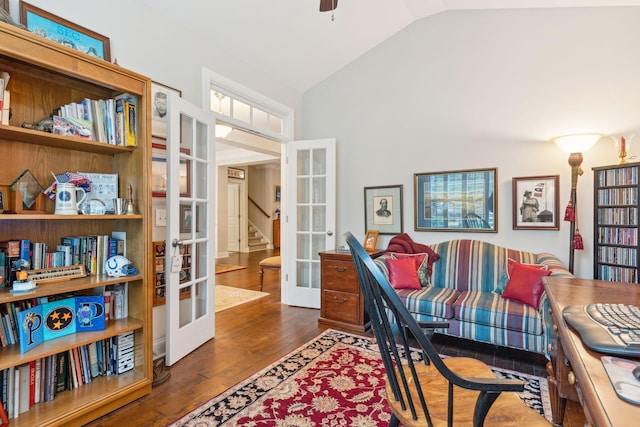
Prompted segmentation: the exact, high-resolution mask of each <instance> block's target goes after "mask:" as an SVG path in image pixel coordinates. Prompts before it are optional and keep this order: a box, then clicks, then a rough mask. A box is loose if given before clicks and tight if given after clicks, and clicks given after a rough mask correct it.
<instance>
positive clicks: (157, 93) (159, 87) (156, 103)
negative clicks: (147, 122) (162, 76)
mask: <svg viewBox="0 0 640 427" xmlns="http://www.w3.org/2000/svg"><path fill="white" fill-rule="evenodd" d="M170 93H173V94H175V95H178V96H179V97H182V91H180V90H178V89H174V88H172V87H169V86H165V85H163V84H160V83H156V82H153V83H151V135H152V136H155V137H158V138H165V139H166V138H167V106H168V105H169V94H170Z"/></svg>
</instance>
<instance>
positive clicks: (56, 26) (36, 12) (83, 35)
mask: <svg viewBox="0 0 640 427" xmlns="http://www.w3.org/2000/svg"><path fill="white" fill-rule="evenodd" d="M20 23H21V24H22V25H24V26H25V27H27V30H29V31H30V32H32V33H34V34H38V35H39V36H42V37H44V38H47V39H49V40H52V41H54V42H56V43H60V44H62V45H64V46H67V47H70V48H72V49H75V50H77V51H80V52H83V53H86V54H88V55H92V56H95V57H96V58H100V59H104V60H105V61H109V62H111V47H110V42H109V38H108V37H105V36H103V35H101V34H98V33H96V32H95V31H91V30H89V29H88V28H84V27H81V26H80V25H78V24H74V23H73V22H71V21H67V20H66V19H64V18H60V17H59V16H56V15H53V14H51V13H49V12H47V11H46V10H42V9H40V8H37V7H35V6H33V5H31V4H29V3H25V2H23V1H21V2H20Z"/></svg>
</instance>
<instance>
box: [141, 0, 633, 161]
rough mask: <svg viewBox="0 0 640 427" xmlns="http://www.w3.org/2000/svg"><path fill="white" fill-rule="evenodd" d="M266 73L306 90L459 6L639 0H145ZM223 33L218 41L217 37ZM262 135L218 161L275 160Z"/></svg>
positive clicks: (223, 151)
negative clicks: (330, 0) (257, 144)
mask: <svg viewBox="0 0 640 427" xmlns="http://www.w3.org/2000/svg"><path fill="white" fill-rule="evenodd" d="M143 1H144V2H145V3H146V4H147V6H149V7H151V8H153V9H155V10H156V11H157V12H158V13H160V14H163V15H165V16H169V17H171V19H172V20H174V21H176V22H179V23H181V24H183V25H185V26H187V27H188V28H191V29H194V31H196V32H197V33H199V34H200V35H201V36H202V38H203V43H202V44H203V45H205V46H206V44H207V40H211V41H212V43H215V44H216V45H221V44H222V45H223V46H224V48H225V50H227V51H228V53H229V54H230V55H231V56H233V57H235V58H237V59H238V60H239V61H240V62H243V63H246V64H247V65H248V66H249V67H251V68H253V69H259V70H260V72H261V73H264V74H265V75H266V76H268V77H269V78H271V79H273V80H275V81H279V82H280V83H282V84H283V85H284V86H286V87H290V88H292V89H293V90H295V91H297V92H299V93H300V94H303V93H304V92H305V91H306V90H308V89H309V88H311V87H313V86H314V85H316V84H317V83H319V82H321V81H322V80H324V79H326V78H327V77H329V76H330V75H331V74H333V73H335V72H337V71H338V70H340V69H341V68H343V67H344V66H346V65H347V64H349V63H350V62H352V61H354V60H355V59H356V58H358V57H359V56H361V55H363V54H364V53H365V52H367V51H369V50H370V49H372V48H374V47H375V46H376V45H378V44H380V43H381V42H383V41H384V40H386V39H387V38H389V37H391V36H393V35H394V34H396V33H397V32H399V31H401V30H402V29H403V28H405V27H407V26H409V25H411V24H412V23H413V22H415V21H417V20H420V19H422V18H425V17H428V16H430V15H433V14H437V13H441V12H445V11H456V10H482V9H523V8H562V7H602V6H639V5H640V0H338V6H337V8H336V9H335V11H333V12H320V11H319V6H320V0H207V1H202V0H181V1H180V2H178V3H176V2H175V1H174V0H143ZM221 41H222V43H221ZM255 138H259V137H257V136H255V135H250V134H244V133H242V132H240V131H237V130H234V132H233V133H232V134H231V135H230V136H229V138H228V141H227V143H225V144H219V148H218V156H219V161H218V163H219V164H227V165H232V164H250V163H264V162H268V161H272V162H277V161H278V160H277V159H278V156H277V155H274V153H265V152H255V151H245V150H244V149H243V148H240V147H246V145H245V142H246V141H247V139H249V140H252V139H255Z"/></svg>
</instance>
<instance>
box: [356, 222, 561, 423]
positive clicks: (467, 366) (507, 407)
mask: <svg viewBox="0 0 640 427" xmlns="http://www.w3.org/2000/svg"><path fill="white" fill-rule="evenodd" d="M345 238H346V240H347V244H348V245H349V248H350V250H351V254H352V256H353V261H354V263H355V267H356V272H357V275H358V281H359V283H360V288H361V289H362V293H363V295H364V299H365V308H366V310H367V312H368V313H369V317H370V320H371V327H372V329H373V333H374V335H375V339H376V342H377V344H378V347H379V349H380V353H381V357H382V361H383V363H384V367H385V371H386V376H387V383H386V393H387V401H388V403H389V406H390V407H391V411H392V413H393V415H392V419H391V422H390V423H389V425H390V426H397V425H398V424H399V423H402V424H403V425H404V426H445V425H446V426H462V425H468V426H471V425H472V426H482V425H484V424H486V425H487V426H492V427H493V426H504V425H507V426H518V427H532V426H537V425H549V423H548V422H547V420H546V419H545V418H544V417H543V416H541V415H540V414H538V413H537V412H536V411H534V410H532V409H530V408H528V407H527V406H526V405H525V404H524V403H523V402H522V401H521V400H520V398H519V397H518V396H517V395H516V394H515V393H512V392H519V391H523V390H524V384H523V383H522V382H521V381H518V380H512V379H498V378H496V377H495V375H494V374H493V372H492V371H491V369H490V368H489V366H487V365H486V364H484V363H483V362H481V361H479V360H477V359H473V358H468V357H450V358H447V357H445V358H441V357H440V355H439V354H438V352H437V351H436V349H435V347H434V346H433V344H432V343H431V341H430V339H429V337H428V335H427V334H425V333H424V332H425V331H424V328H437V327H442V326H443V325H442V322H431V323H418V322H417V321H416V320H415V319H414V318H413V317H412V316H411V314H410V313H409V311H408V310H407V308H406V307H405V305H404V304H403V303H402V301H401V300H400V298H399V297H398V295H397V294H396V292H395V290H394V289H393V287H392V286H391V285H390V283H389V281H388V280H387V278H386V277H385V275H384V274H383V273H382V271H381V270H380V269H379V267H378V266H377V265H376V264H375V263H374V262H373V260H372V259H371V257H370V255H369V254H368V253H367V252H366V251H365V250H364V248H363V247H362V245H361V244H360V242H358V240H357V239H356V238H355V237H354V236H353V235H352V234H351V233H346V234H345ZM407 355H413V357H407ZM503 392H508V393H503Z"/></svg>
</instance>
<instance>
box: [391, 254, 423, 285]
mask: <svg viewBox="0 0 640 427" xmlns="http://www.w3.org/2000/svg"><path fill="white" fill-rule="evenodd" d="M387 268H388V269H389V283H391V286H393V289H422V286H420V280H418V273H417V271H416V270H417V265H416V259H415V258H404V259H393V258H389V259H387Z"/></svg>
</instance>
